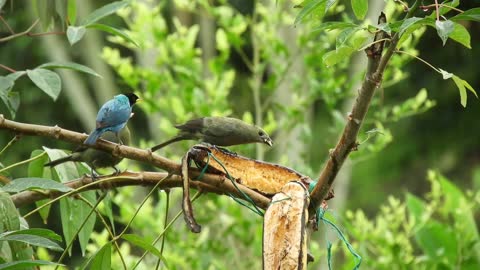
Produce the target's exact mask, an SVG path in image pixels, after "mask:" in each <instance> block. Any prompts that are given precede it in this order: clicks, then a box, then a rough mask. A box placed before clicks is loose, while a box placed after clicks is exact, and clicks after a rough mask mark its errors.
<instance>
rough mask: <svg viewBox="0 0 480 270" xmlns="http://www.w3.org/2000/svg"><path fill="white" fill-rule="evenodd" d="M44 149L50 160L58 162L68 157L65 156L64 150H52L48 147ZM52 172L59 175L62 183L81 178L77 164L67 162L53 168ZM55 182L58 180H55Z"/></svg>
mask: <svg viewBox="0 0 480 270" xmlns="http://www.w3.org/2000/svg"><path fill="white" fill-rule="evenodd" d="M43 149H44V150H45V152H47V155H48V158H49V159H50V160H56V159H59V158H63V157H66V156H67V154H65V152H63V151H62V150H58V149H50V148H48V147H43ZM52 170H53V171H54V172H56V173H57V175H58V178H59V180H60V182H67V181H70V180H72V179H75V178H78V177H79V176H80V175H79V174H78V171H77V168H76V167H75V164H73V163H72V162H65V163H63V164H60V165H58V166H55V167H53V168H52ZM54 180H57V179H55V178H54Z"/></svg>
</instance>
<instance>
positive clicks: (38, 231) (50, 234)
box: [7, 228, 62, 241]
mask: <svg viewBox="0 0 480 270" xmlns="http://www.w3.org/2000/svg"><path fill="white" fill-rule="evenodd" d="M7 234H8V235H15V234H28V235H36V236H41V237H44V238H48V239H51V240H55V241H62V237H61V236H60V235H58V234H56V233H55V232H54V231H51V230H48V229H43V228H33V229H24V230H17V231H12V232H8V233H7Z"/></svg>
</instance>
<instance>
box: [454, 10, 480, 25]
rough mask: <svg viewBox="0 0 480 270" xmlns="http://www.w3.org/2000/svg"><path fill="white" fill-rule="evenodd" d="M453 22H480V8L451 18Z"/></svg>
mask: <svg viewBox="0 0 480 270" xmlns="http://www.w3.org/2000/svg"><path fill="white" fill-rule="evenodd" d="M450 20H452V21H477V22H480V8H472V9H469V10H466V11H465V12H463V13H461V14H458V15H457V16H455V17H452V18H450Z"/></svg>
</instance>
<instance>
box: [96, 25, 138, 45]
mask: <svg viewBox="0 0 480 270" xmlns="http://www.w3.org/2000/svg"><path fill="white" fill-rule="evenodd" d="M87 28H94V29H98V30H101V31H104V32H107V33H110V34H112V35H114V36H119V37H121V38H123V39H125V40H126V41H129V42H131V43H133V44H134V45H135V46H137V47H138V44H137V43H136V42H135V41H134V40H133V39H132V38H130V37H129V36H128V35H127V34H125V33H124V32H122V31H121V30H119V29H116V28H113V27H111V26H108V25H105V24H99V23H95V24H90V25H88V26H87Z"/></svg>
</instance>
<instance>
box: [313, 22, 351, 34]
mask: <svg viewBox="0 0 480 270" xmlns="http://www.w3.org/2000/svg"><path fill="white" fill-rule="evenodd" d="M357 26H358V25H356V24H354V23H349V22H324V23H322V24H320V25H319V26H316V27H314V28H313V30H312V32H324V31H330V30H342V29H345V28H351V27H357Z"/></svg>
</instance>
